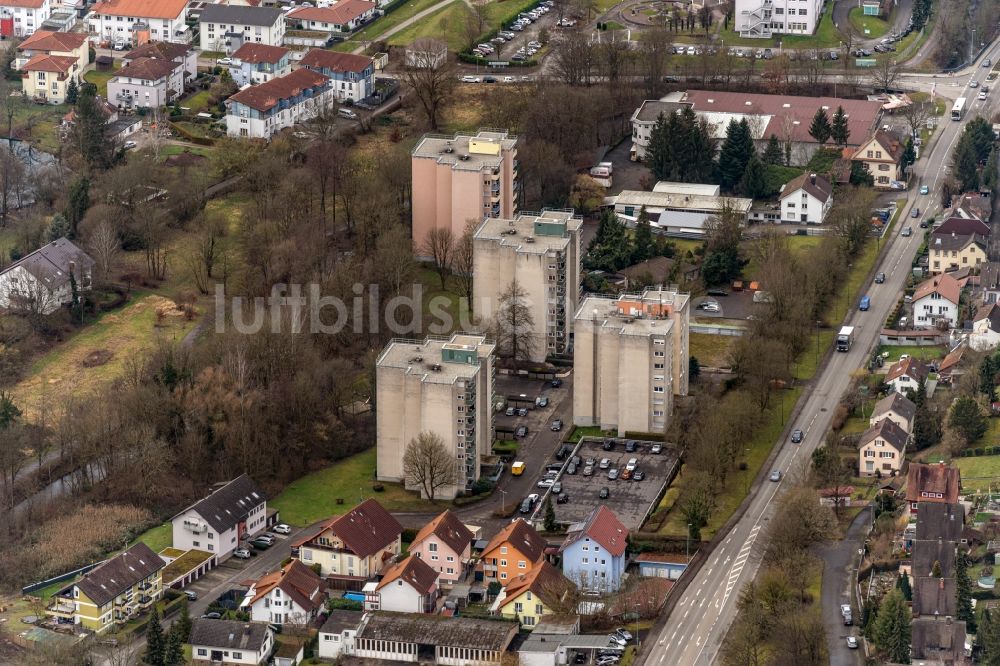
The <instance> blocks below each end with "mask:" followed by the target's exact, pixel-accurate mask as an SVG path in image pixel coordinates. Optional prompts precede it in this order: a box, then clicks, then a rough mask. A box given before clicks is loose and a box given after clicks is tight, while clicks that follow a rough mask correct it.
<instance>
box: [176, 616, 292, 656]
mask: <svg viewBox="0 0 1000 666" xmlns="http://www.w3.org/2000/svg"><path fill="white" fill-rule="evenodd" d="M188 643H190V645H191V658H192V659H193V660H194V661H195V663H198V662H201V661H210V662H212V663H213V664H223V666H229V665H230V664H233V665H235V664H250V665H252V666H258V665H259V664H263V663H265V662H266V661H267V658H268V656H270V654H271V648H272V647H274V632H273V631H272V630H271V628H270V627H269V626H268V625H267V624H265V623H263V622H238V621H236V620H212V619H209V618H199V619H196V620H194V621H193V622H192V623H191V636H190V638H189V639H188Z"/></svg>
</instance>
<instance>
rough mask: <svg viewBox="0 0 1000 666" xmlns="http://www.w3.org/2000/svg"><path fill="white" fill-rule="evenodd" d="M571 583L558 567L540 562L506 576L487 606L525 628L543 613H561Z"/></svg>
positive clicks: (535, 622) (563, 610)
mask: <svg viewBox="0 0 1000 666" xmlns="http://www.w3.org/2000/svg"><path fill="white" fill-rule="evenodd" d="M572 589H573V583H572V581H570V580H569V579H568V578H566V576H564V575H563V574H562V572H561V571H559V569H556V568H555V567H554V566H552V565H551V564H549V563H548V562H541V563H540V564H539V565H538V566H536V567H535V568H533V569H532V570H531V571H529V572H527V573H521V574H518V575H516V576H514V577H513V578H512V579H510V580H509V581H508V582H507V584H506V585H505V586H504V588H503V590H501V591H500V594H499V595H497V598H496V600H495V601H494V602H493V605H492V606H491V607H490V612H491V613H493V614H494V615H500V616H501V617H507V618H512V619H515V620H519V621H520V622H521V625H522V626H524V627H527V628H531V627H534V626H535V625H536V624H538V622H539V621H540V620H541V618H542V617H544V616H546V615H552V614H555V613H565V612H568V611H569V610H571V609H568V608H564V607H563V605H564V604H565V603H566V600H567V598H568V595H569V593H570V591H571V590H572Z"/></svg>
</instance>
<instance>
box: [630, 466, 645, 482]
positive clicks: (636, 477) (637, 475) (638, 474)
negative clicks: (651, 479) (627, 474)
mask: <svg viewBox="0 0 1000 666" xmlns="http://www.w3.org/2000/svg"><path fill="white" fill-rule="evenodd" d="M645 478H646V475H645V474H644V473H643V471H642V470H641V469H637V470H635V471H634V472H632V480H633V481H642V480H643V479H645Z"/></svg>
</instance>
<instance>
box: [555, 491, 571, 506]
mask: <svg viewBox="0 0 1000 666" xmlns="http://www.w3.org/2000/svg"><path fill="white" fill-rule="evenodd" d="M567 502H569V495H567V494H565V493H563V494H561V495H559V497H557V498H556V504H566V503H567Z"/></svg>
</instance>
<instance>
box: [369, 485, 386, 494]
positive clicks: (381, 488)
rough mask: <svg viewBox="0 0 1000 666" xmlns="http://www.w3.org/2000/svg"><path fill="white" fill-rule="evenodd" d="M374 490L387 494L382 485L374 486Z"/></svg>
mask: <svg viewBox="0 0 1000 666" xmlns="http://www.w3.org/2000/svg"><path fill="white" fill-rule="evenodd" d="M372 490H374V491H375V492H377V493H381V492H385V486H383V485H382V484H381V483H376V484H375V485H374V486H372Z"/></svg>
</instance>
